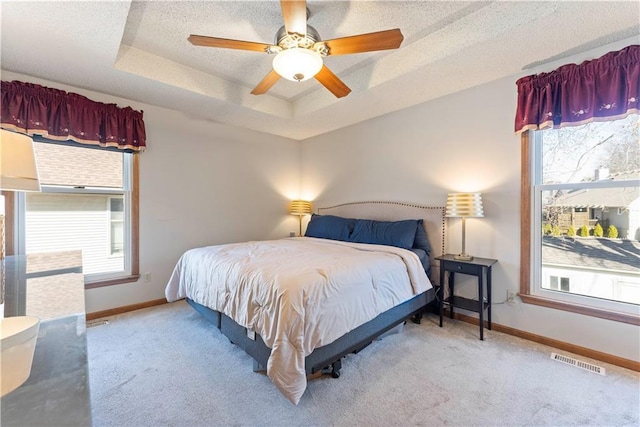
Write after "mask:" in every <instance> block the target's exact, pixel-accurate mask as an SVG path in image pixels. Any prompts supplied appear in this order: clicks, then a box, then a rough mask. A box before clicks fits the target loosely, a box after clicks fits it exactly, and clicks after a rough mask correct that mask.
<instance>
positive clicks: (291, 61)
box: [273, 47, 323, 82]
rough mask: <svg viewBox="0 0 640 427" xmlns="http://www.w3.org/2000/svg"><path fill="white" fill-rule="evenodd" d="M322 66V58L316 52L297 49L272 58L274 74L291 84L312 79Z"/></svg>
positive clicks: (287, 50)
mask: <svg viewBox="0 0 640 427" xmlns="http://www.w3.org/2000/svg"><path fill="white" fill-rule="evenodd" d="M322 65H323V63H322V56H320V54H319V53H318V52H316V51H313V50H311V49H304V48H299V47H296V48H292V49H285V50H283V51H282V52H280V53H278V54H277V55H276V56H275V58H273V69H274V70H275V72H276V73H278V74H279V75H280V76H281V77H284V78H285V79H287V80H291V81H292V82H303V81H305V80H309V79H310V78H313V77H314V76H315V75H316V74H318V72H319V71H320V70H321V69H322Z"/></svg>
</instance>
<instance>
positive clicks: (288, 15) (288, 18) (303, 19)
mask: <svg viewBox="0 0 640 427" xmlns="http://www.w3.org/2000/svg"><path fill="white" fill-rule="evenodd" d="M280 7H281V8H282V18H283V19H284V27H285V28H286V30H287V33H296V34H300V35H305V34H307V2H306V1H305V0H280Z"/></svg>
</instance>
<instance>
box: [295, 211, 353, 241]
mask: <svg viewBox="0 0 640 427" xmlns="http://www.w3.org/2000/svg"><path fill="white" fill-rule="evenodd" d="M355 222H356V220H355V219H351V218H342V217H339V216H333V215H317V214H313V215H311V220H310V221H309V225H307V231H306V232H305V233H304V235H305V236H306V237H318V238H321V239H332V240H342V241H345V242H346V241H348V240H349V237H350V236H351V233H352V232H353V227H354V224H355Z"/></svg>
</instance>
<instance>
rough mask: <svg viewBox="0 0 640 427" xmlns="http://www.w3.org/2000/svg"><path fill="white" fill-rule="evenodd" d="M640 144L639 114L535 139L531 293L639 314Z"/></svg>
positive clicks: (551, 131) (533, 136)
mask: <svg viewBox="0 0 640 427" xmlns="http://www.w3.org/2000/svg"><path fill="white" fill-rule="evenodd" d="M639 141H640V135H639V120H638V115H630V116H628V117H627V118H625V119H619V120H614V121H605V122H593V123H588V124H585V125H582V126H576V127H566V128H560V129H549V130H540V131H531V132H530V133H529V135H528V148H529V161H530V165H529V166H530V168H531V169H530V171H528V173H530V174H531V175H530V178H529V179H530V180H531V181H530V182H531V196H532V197H531V199H532V200H531V205H530V208H531V224H530V226H531V230H530V232H531V271H530V274H531V277H530V280H531V282H530V286H529V289H528V292H526V293H527V294H529V295H532V296H537V297H541V298H544V299H545V300H547V301H557V302H561V303H566V304H570V305H573V306H581V307H587V308H592V309H594V310H601V311H605V312H607V311H608V312H616V313H623V314H625V313H626V314H628V315H631V316H637V315H638V313H639V310H640V244H639V242H638V240H640V144H639ZM524 173H527V171H524V170H523V174H524ZM525 300H526V299H525ZM601 317H606V316H601Z"/></svg>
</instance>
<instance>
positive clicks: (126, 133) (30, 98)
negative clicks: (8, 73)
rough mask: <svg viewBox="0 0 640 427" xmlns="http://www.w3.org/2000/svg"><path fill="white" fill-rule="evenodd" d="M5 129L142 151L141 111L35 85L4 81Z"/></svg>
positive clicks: (0, 117) (1, 118)
mask: <svg viewBox="0 0 640 427" xmlns="http://www.w3.org/2000/svg"><path fill="white" fill-rule="evenodd" d="M1 88H2V91H1V92H2V103H1V104H0V107H1V108H0V122H1V125H2V128H4V129H10V130H14V131H17V132H20V133H24V134H27V135H30V136H33V135H41V136H44V137H46V138H49V139H53V140H58V141H67V140H70V141H75V142H78V143H81V144H90V145H99V146H101V147H116V148H118V149H121V150H127V151H142V150H144V149H145V146H146V136H145V128H144V120H143V119H142V111H136V110H133V109H132V108H130V107H125V108H120V107H118V106H116V104H104V103H101V102H96V101H92V100H90V99H89V98H87V97H84V96H82V95H78V94H77V93H70V92H65V91H63V90H59V89H53V88H49V87H45V86H41V85H37V84H33V83H23V82H20V81H11V82H5V81H3V82H2V87H1Z"/></svg>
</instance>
